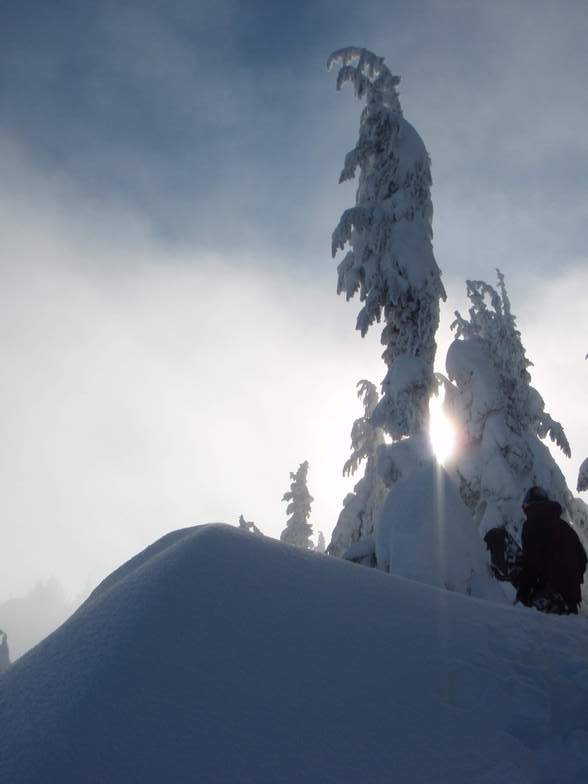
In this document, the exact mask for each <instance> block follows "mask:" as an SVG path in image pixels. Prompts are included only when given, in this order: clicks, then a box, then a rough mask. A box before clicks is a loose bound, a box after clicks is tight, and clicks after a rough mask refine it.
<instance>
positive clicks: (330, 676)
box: [0, 526, 588, 784]
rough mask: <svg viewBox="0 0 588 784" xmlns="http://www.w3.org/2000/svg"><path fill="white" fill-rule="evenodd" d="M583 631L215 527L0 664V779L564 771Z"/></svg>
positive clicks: (478, 780) (580, 769)
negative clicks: (7, 664)
mask: <svg viewBox="0 0 588 784" xmlns="http://www.w3.org/2000/svg"><path fill="white" fill-rule="evenodd" d="M587 667H588V630H587V626H586V621H585V619H584V618H559V617H554V616H546V615H542V614H540V613H537V612H535V611H532V610H527V609H521V608H519V607H508V606H507V607H505V606H501V605H498V604H493V603H490V602H484V601H480V600H476V599H473V598H470V597H467V596H461V595H459V594H456V593H451V592H448V591H443V590H440V589H437V588H433V587H431V586H428V585H423V584H420V583H416V582H412V581H410V580H405V579H400V578H395V577H391V576H388V575H385V574H383V573H381V572H378V571H376V570H371V569H365V568H363V567H361V566H355V565H353V564H349V563H346V562H344V561H342V560H340V559H338V558H330V557H326V556H320V555H317V554H315V553H312V552H307V551H304V550H301V549H300V548H297V547H292V546H288V545H284V544H281V543H279V542H276V541H273V540H270V539H267V538H265V537H261V536H251V535H250V534H249V533H247V532H243V531H239V530H238V529H236V528H231V527H227V526H204V527H199V528H194V529H188V530H184V531H180V532H177V533H175V534H171V535H170V536H168V537H166V538H164V539H163V540H161V541H160V542H158V543H156V544H155V545H154V546H153V547H151V548H149V549H148V550H146V551H145V553H142V554H141V555H140V556H138V557H137V558H135V559H133V561H131V562H129V564H127V565H125V566H124V567H122V568H121V569H120V570H118V571H117V572H115V574H114V575H113V577H112V578H110V579H108V580H106V581H105V582H104V583H103V584H102V586H101V588H100V589H98V590H97V591H96V592H95V593H94V594H93V596H92V597H91V598H90V599H89V600H88V601H87V602H86V603H85V604H84V605H83V606H82V607H81V608H80V610H79V611H78V612H77V613H76V614H75V615H74V616H72V618H71V619H70V620H69V621H67V623H66V624H64V625H63V626H62V627H61V628H60V629H58V630H57V631H56V632H55V633H54V634H53V635H51V637H49V638H48V639H47V640H45V641H44V642H43V643H41V645H39V646H37V647H36V648H35V649H34V650H32V651H30V652H29V653H27V654H26V655H25V656H23V657H22V658H21V659H20V660H19V661H18V662H16V664H14V665H13V666H12V667H11V668H10V669H9V670H8V672H6V673H4V674H3V675H1V676H0V727H1V728H2V731H1V733H0V781H2V782H7V784H8V783H9V784H53V783H54V782H55V784H57V783H58V784H82V783H83V784H131V783H132V782H141V784H161V782H173V784H188V782H189V783H190V784H193V782H207V784H208V783H210V784H212V783H213V782H214V784H229V783H230V784H234V782H239V784H277V783H278V782H279V784H300V782H304V781H306V782H313V783H314V782H316V783H317V784H319V782H320V784H358V782H369V784H390V783H391V782H394V783H395V784H431V782H435V784H509V783H514V782H517V783H519V784H523V783H524V784H554V782H557V784H572V783H573V784H579V782H584V781H587V780H588V718H587V717H588V680H587V679H586V677H585V673H586V671H587Z"/></svg>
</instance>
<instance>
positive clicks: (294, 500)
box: [280, 461, 314, 550]
mask: <svg viewBox="0 0 588 784" xmlns="http://www.w3.org/2000/svg"><path fill="white" fill-rule="evenodd" d="M307 476H308V461H305V462H304V463H301V464H300V465H299V467H298V471H296V473H295V474H292V473H291V474H290V479H291V480H292V484H291V485H290V490H289V491H288V492H287V493H284V496H283V498H282V501H287V503H288V506H287V507H286V514H288V515H289V518H288V522H287V523H286V527H285V528H284V530H283V531H282V534H281V536H280V539H281V541H282V542H286V543H287V544H292V545H294V546H295V547H303V548H304V549H305V550H314V544H313V543H312V539H311V536H312V526H311V525H310V523H309V522H308V518H309V517H310V506H311V504H312V502H313V501H314V498H313V497H312V496H311V495H310V493H309V492H308V487H307V486H306V480H307Z"/></svg>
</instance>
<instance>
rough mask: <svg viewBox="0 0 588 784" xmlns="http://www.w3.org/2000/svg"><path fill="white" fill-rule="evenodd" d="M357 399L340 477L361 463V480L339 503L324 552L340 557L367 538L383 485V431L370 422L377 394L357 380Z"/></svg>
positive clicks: (376, 511)
mask: <svg viewBox="0 0 588 784" xmlns="http://www.w3.org/2000/svg"><path fill="white" fill-rule="evenodd" d="M357 386H358V393H357V396H358V397H359V398H360V400H362V402H363V409H364V411H363V416H361V417H359V419H356V420H355V422H354V423H353V426H352V428H351V456H350V457H349V459H348V460H347V461H346V463H345V465H344V466H343V475H344V476H353V475H354V474H355V472H356V471H357V470H358V468H359V466H360V465H361V463H362V462H363V461H364V460H365V471H364V475H363V477H362V478H361V479H360V480H359V482H358V483H357V484H356V485H355V487H354V488H353V493H348V495H347V496H346V497H345V500H344V501H343V509H342V510H341V513H340V515H339V519H338V520H337V524H336V526H335V529H334V530H333V534H332V537H331V542H330V544H329V547H328V550H327V552H328V553H329V554H330V555H335V556H342V555H343V554H344V553H345V551H346V550H347V549H348V548H349V547H350V545H351V544H353V543H354V542H357V541H359V540H360V539H362V538H365V537H367V536H370V535H371V534H372V532H373V528H374V522H375V518H376V516H377V514H378V512H379V510H380V508H381V506H382V504H383V502H384V497H385V494H386V486H385V485H384V482H383V481H382V479H381V478H380V476H379V474H378V471H377V455H378V449H379V448H380V447H381V446H382V445H383V444H384V432H383V430H382V429H381V428H380V427H377V426H376V425H374V424H373V423H372V415H373V413H374V411H375V409H376V407H377V405H378V401H379V397H378V391H377V389H376V387H375V386H374V384H372V383H371V382H370V381H366V380H365V379H363V380H362V381H359V382H358V384H357Z"/></svg>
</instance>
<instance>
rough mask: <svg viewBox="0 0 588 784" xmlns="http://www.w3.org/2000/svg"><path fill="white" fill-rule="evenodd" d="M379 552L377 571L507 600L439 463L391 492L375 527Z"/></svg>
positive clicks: (420, 472) (471, 524) (486, 553)
mask: <svg viewBox="0 0 588 784" xmlns="http://www.w3.org/2000/svg"><path fill="white" fill-rule="evenodd" d="M375 549H376V561H377V567H378V569H383V570H385V571H388V572H390V573H391V574H394V575H397V576H398V577H407V578H409V579H411V580H417V581H418V582H422V583H427V584H428V585H434V586H437V587H439V588H446V589H448V590H451V591H457V592H458V593H464V594H470V595H472V596H477V597H480V598H487V599H492V600H494V601H505V596H504V593H503V591H502V589H501V587H500V585H499V583H497V582H496V580H494V579H492V577H491V575H490V569H489V560H488V551H487V550H486V548H485V546H484V544H483V542H482V541H481V539H480V536H479V535H478V533H477V531H476V529H475V526H474V524H473V521H472V516H471V514H470V512H469V510H468V509H467V507H466V506H465V504H464V503H463V501H462V500H461V497H460V495H459V491H458V489H457V488H456V487H455V486H454V484H453V482H452V481H451V479H450V478H449V476H448V475H447V473H446V471H445V470H444V468H443V467H442V466H441V465H440V464H439V463H436V462H433V461H431V462H429V464H428V465H426V466H424V467H423V468H421V469H419V470H416V471H414V472H412V473H411V474H410V476H409V477H408V478H407V479H404V480H402V481H400V482H398V483H397V484H396V485H395V486H394V487H393V488H392V490H390V492H389V493H388V496H387V498H386V502H385V504H384V508H383V509H382V512H381V514H380V516H379V518H378V521H377V523H376V532H375Z"/></svg>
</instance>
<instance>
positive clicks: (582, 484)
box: [578, 458, 588, 493]
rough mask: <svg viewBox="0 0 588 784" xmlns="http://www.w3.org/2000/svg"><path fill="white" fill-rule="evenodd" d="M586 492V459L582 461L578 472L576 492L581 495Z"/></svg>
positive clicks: (587, 473)
mask: <svg viewBox="0 0 588 784" xmlns="http://www.w3.org/2000/svg"><path fill="white" fill-rule="evenodd" d="M585 490H588V458H586V460H584V462H583V463H582V465H581V466H580V471H579V472H578V492H579V493H583V492H584V491H585Z"/></svg>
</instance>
